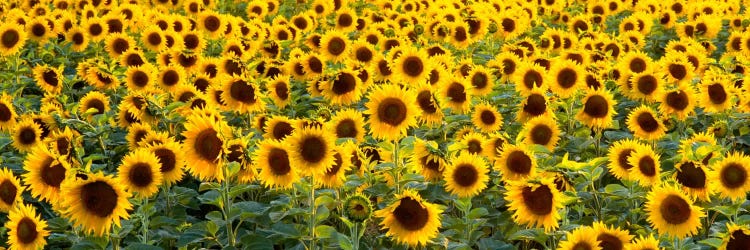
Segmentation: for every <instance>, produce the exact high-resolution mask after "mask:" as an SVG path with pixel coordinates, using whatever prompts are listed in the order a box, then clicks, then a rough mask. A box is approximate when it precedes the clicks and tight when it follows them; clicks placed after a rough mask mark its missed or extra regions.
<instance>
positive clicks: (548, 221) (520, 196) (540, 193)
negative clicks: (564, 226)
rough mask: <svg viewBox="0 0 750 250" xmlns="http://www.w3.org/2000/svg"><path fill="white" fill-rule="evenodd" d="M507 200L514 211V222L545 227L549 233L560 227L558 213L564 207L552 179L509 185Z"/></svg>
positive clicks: (524, 181)
mask: <svg viewBox="0 0 750 250" xmlns="http://www.w3.org/2000/svg"><path fill="white" fill-rule="evenodd" d="M508 184H509V185H508V191H507V192H506V193H505V200H506V201H507V202H508V209H509V210H512V211H513V221H515V222H516V223H518V224H526V225H529V226H532V227H543V228H544V231H545V232H549V231H551V230H553V229H555V228H557V227H558V221H559V220H560V218H561V216H560V214H559V213H558V210H559V209H562V208H563V207H564V205H563V204H562V202H561V199H562V194H561V193H560V191H558V190H557V188H555V184H554V181H553V179H552V178H545V179H538V178H537V179H534V180H531V179H528V180H521V181H513V182H509V183H508Z"/></svg>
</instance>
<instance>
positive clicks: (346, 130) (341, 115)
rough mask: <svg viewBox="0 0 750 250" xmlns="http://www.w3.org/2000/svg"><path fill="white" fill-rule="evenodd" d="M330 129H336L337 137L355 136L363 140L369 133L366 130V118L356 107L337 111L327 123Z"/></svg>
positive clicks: (358, 139) (356, 138)
mask: <svg viewBox="0 0 750 250" xmlns="http://www.w3.org/2000/svg"><path fill="white" fill-rule="evenodd" d="M326 124H327V128H328V130H329V131H334V132H335V134H336V138H354V139H355V140H357V141H359V142H361V141H363V140H364V136H365V134H366V133H367V131H365V129H364V128H365V118H364V117H363V116H362V113H360V112H359V111H357V110H355V109H344V110H340V111H338V112H336V115H334V116H333V118H331V120H330V121H329V122H327V123H326Z"/></svg>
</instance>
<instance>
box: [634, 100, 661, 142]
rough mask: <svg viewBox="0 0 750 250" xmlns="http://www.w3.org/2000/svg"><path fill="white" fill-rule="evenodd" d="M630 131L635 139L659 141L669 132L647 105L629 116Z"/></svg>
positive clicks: (636, 109)
mask: <svg viewBox="0 0 750 250" xmlns="http://www.w3.org/2000/svg"><path fill="white" fill-rule="evenodd" d="M628 129H630V131H632V132H633V135H634V136H635V137H637V138H640V139H643V140H658V139H660V138H661V137H663V136H664V134H665V133H666V130H667V128H666V127H665V126H664V123H662V121H661V119H660V118H659V117H658V116H657V115H656V112H655V111H654V110H653V109H652V108H650V107H648V106H645V105H642V106H640V107H638V108H635V109H634V110H633V111H631V112H630V114H628Z"/></svg>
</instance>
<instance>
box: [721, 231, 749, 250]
mask: <svg viewBox="0 0 750 250" xmlns="http://www.w3.org/2000/svg"><path fill="white" fill-rule="evenodd" d="M748 246H750V235H748V234H745V232H744V231H742V230H735V231H734V232H732V234H731V237H730V238H729V242H727V250H745V249H747V248H748Z"/></svg>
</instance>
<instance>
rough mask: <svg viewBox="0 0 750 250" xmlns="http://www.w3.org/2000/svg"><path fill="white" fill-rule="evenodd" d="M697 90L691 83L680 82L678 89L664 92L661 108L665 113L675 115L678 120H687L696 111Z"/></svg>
mask: <svg viewBox="0 0 750 250" xmlns="http://www.w3.org/2000/svg"><path fill="white" fill-rule="evenodd" d="M695 95H696V94H695V90H693V87H691V86H690V85H689V84H678V86H677V88H676V89H673V90H669V91H666V92H664V93H663V94H662V96H661V98H660V103H659V110H660V111H661V112H662V113H663V114H665V115H675V116H676V117H677V119H678V120H680V121H685V119H687V118H688V116H690V115H691V114H693V113H694V112H695V102H696V99H695Z"/></svg>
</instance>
